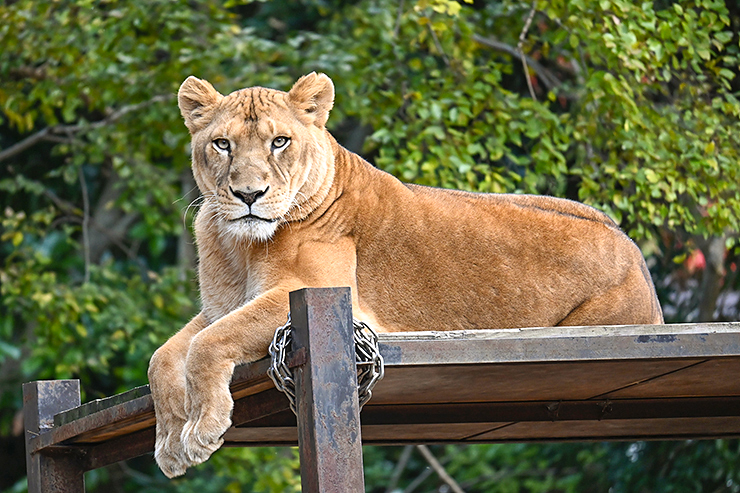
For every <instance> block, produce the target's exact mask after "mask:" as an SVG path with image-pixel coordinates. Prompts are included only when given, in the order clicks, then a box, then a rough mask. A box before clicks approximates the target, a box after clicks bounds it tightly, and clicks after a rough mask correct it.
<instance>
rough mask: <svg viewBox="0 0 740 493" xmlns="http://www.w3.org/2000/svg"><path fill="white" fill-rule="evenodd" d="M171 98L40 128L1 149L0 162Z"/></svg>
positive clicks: (166, 96) (145, 102)
mask: <svg viewBox="0 0 740 493" xmlns="http://www.w3.org/2000/svg"><path fill="white" fill-rule="evenodd" d="M170 98H172V95H170V94H161V95H159V96H154V97H153V98H151V99H149V100H147V101H142V102H141V103H136V104H132V105H129V106H124V107H122V108H120V109H118V110H117V111H113V112H111V113H110V114H109V115H108V116H106V117H105V118H103V119H102V120H98V121H96V122H93V123H90V124H84V125H79V124H75V125H54V126H52V127H46V128H44V129H42V130H39V131H38V132H36V133H35V134H32V135H29V136H28V137H26V138H25V139H23V140H21V141H20V142H18V143H16V144H13V145H12V146H10V147H8V148H7V149H4V150H3V151H0V162H2V161H4V160H6V159H10V158H11V157H13V156H16V155H17V154H20V153H21V152H23V151H25V150H26V149H28V148H30V147H33V146H34V145H36V144H38V143H39V142H41V141H45V140H50V141H55V142H58V141H59V137H58V136H59V135H66V136H67V138H69V135H70V134H75V133H79V132H85V131H88V130H93V129H96V128H100V127H104V126H105V125H109V124H111V123H113V122H115V121H116V120H119V119H120V118H121V117H123V116H124V115H126V114H128V113H131V112H132V111H137V110H140V109H141V108H145V107H146V106H149V105H151V104H154V103H159V102H162V101H166V100H168V99H170Z"/></svg>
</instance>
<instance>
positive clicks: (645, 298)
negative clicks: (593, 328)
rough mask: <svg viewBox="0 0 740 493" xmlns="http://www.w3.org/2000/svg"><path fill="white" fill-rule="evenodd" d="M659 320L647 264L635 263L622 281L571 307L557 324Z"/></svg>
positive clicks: (636, 323)
mask: <svg viewBox="0 0 740 493" xmlns="http://www.w3.org/2000/svg"><path fill="white" fill-rule="evenodd" d="M662 323H663V313H662V311H661V309H660V304H659V303H658V299H657V296H656V294H655V289H654V288H653V284H652V281H651V280H650V277H649V273H648V272H647V267H645V266H644V265H643V266H640V267H638V266H635V267H633V268H632V269H630V271H629V272H628V273H627V275H626V276H625V278H624V280H623V281H622V282H621V283H620V284H618V285H616V286H613V287H611V288H609V289H607V290H606V291H604V292H602V293H601V294H598V295H596V296H593V297H591V298H589V299H587V300H586V301H584V302H583V303H581V304H580V305H578V306H577V307H576V308H574V309H573V310H572V311H571V312H570V313H569V314H568V315H567V316H566V317H565V318H564V319H563V320H561V321H560V322H558V324H557V325H560V326H571V327H575V326H585V325H653V324H662Z"/></svg>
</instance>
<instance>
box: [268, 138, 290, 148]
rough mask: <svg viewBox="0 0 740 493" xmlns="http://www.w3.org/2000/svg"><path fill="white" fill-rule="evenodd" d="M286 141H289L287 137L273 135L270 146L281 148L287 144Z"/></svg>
mask: <svg viewBox="0 0 740 493" xmlns="http://www.w3.org/2000/svg"><path fill="white" fill-rule="evenodd" d="M288 142H290V138H288V137H283V136H282V135H281V136H280V137H275V140H273V141H272V148H273V149H281V148H283V147H285V146H286V145H288Z"/></svg>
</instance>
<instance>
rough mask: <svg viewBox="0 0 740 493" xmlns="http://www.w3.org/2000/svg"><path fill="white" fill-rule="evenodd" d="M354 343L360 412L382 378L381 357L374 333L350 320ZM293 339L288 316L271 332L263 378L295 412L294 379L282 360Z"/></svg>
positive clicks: (360, 323)
mask: <svg viewBox="0 0 740 493" xmlns="http://www.w3.org/2000/svg"><path fill="white" fill-rule="evenodd" d="M352 325H353V328H354V340H355V361H356V364H357V397H358V401H359V404H360V409H362V406H364V405H365V403H366V402H367V401H369V400H370V398H371V397H372V396H373V387H375V384H376V383H378V381H379V380H380V379H382V378H383V375H384V371H385V369H384V365H383V356H382V355H381V354H380V347H379V346H378V334H377V333H375V331H374V330H373V329H372V328H370V326H369V325H367V324H366V323H365V322H360V321H359V320H357V319H356V318H353V319H352ZM292 340H293V337H292V335H291V322H290V314H288V321H287V322H286V323H285V325H283V326H282V327H279V328H278V329H277V330H276V331H275V335H274V336H273V338H272V342H271V343H270V347H269V349H268V352H269V353H270V359H271V362H270V368H269V369H268V370H267V375H268V376H269V377H270V379H271V380H272V381H273V383H274V384H275V387H277V389H278V390H280V391H281V392H283V393H284V394H285V395H286V396H287V397H288V401H289V402H290V409H291V410H292V411H293V412H294V413H295V414H298V412H297V411H296V397H295V380H294V379H293V371H292V370H291V369H290V367H289V366H288V363H287V361H286V357H287V355H288V353H289V352H290V349H291V348H290V346H291V342H292Z"/></svg>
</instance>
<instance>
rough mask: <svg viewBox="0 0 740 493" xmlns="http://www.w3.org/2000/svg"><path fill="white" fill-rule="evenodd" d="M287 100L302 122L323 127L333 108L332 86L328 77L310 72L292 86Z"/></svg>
mask: <svg viewBox="0 0 740 493" xmlns="http://www.w3.org/2000/svg"><path fill="white" fill-rule="evenodd" d="M288 100H289V101H290V102H291V103H292V105H293V106H294V108H295V110H296V115H297V116H298V118H299V119H300V120H301V121H302V122H304V123H306V124H307V125H308V124H311V123H313V124H314V125H316V126H317V127H323V126H324V125H326V120H328V119H329V111H331V109H332V107H333V106H334V84H333V83H332V81H331V79H330V78H329V77H328V76H326V75H324V74H317V73H316V72H311V73H310V74H308V75H304V76H303V77H301V78H300V79H298V81H297V82H296V83H295V84H293V88H292V89H291V90H290V92H288Z"/></svg>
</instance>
